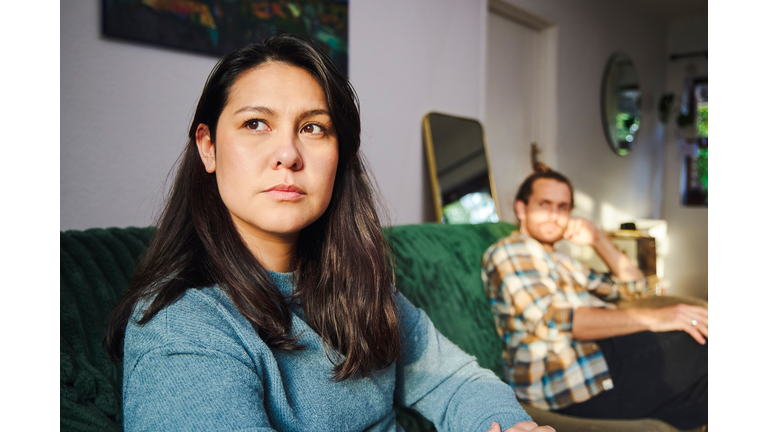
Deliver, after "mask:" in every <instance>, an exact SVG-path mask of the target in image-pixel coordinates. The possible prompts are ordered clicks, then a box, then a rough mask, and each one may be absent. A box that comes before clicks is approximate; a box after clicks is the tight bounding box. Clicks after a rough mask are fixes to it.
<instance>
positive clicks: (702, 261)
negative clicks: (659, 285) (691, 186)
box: [661, 15, 709, 299]
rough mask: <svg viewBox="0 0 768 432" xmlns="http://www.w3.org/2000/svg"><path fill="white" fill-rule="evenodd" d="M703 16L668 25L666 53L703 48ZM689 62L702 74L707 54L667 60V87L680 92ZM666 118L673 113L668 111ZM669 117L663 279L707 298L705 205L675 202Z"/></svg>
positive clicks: (679, 161)
mask: <svg viewBox="0 0 768 432" xmlns="http://www.w3.org/2000/svg"><path fill="white" fill-rule="evenodd" d="M707 18H708V17H707V15H699V16H693V17H688V18H683V19H679V20H676V21H673V22H671V23H670V24H669V29H668V34H669V38H668V40H667V54H673V53H688V52H696V51H706V50H707V45H708V38H707ZM691 66H693V68H694V69H695V70H696V72H695V73H696V74H697V75H707V58H706V57H703V58H702V57H696V58H690V59H681V60H677V61H674V62H668V67H667V80H666V84H667V89H668V91H672V92H674V93H675V94H676V95H677V96H680V95H681V94H682V91H683V82H684V79H685V76H686V69H687V68H690V67H691ZM670 117H673V116H672V115H670ZM674 121H675V119H674V118H670V119H669V127H668V128H667V132H666V136H665V147H666V164H665V170H666V173H665V182H664V204H663V206H662V213H661V216H662V218H663V219H666V220H667V222H668V224H669V232H668V239H669V255H668V256H667V262H666V274H665V278H666V279H667V280H668V281H669V284H670V287H669V291H668V292H669V293H670V294H688V295H694V296H697V297H701V298H705V299H706V298H708V297H709V287H708V278H709V272H708V265H707V263H708V254H709V250H708V242H709V238H708V229H707V228H708V209H707V208H706V207H684V206H683V205H681V204H680V177H681V169H682V166H683V158H682V148H681V146H680V144H678V141H677V135H676V132H675V130H674Z"/></svg>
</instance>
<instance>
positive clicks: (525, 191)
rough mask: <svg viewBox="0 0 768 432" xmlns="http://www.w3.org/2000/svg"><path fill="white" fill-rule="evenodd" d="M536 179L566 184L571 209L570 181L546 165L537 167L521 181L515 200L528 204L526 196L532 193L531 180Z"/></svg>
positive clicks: (571, 189) (571, 188) (528, 196)
mask: <svg viewBox="0 0 768 432" xmlns="http://www.w3.org/2000/svg"><path fill="white" fill-rule="evenodd" d="M538 179H551V180H556V181H559V182H560V183H564V184H565V185H566V186H568V190H569V191H571V210H573V204H574V203H573V186H571V181H570V180H568V178H567V177H565V176H564V175H562V174H560V173H559V172H557V171H554V170H552V169H550V168H547V167H541V168H538V169H537V170H536V172H534V173H533V174H531V175H529V176H528V177H527V178H526V179H525V181H523V184H521V185H520V188H519V189H518V190H517V195H515V201H522V202H524V203H526V204H528V198H530V197H531V194H533V182H535V181H536V180H538Z"/></svg>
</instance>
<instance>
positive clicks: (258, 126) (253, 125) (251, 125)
mask: <svg viewBox="0 0 768 432" xmlns="http://www.w3.org/2000/svg"><path fill="white" fill-rule="evenodd" d="M244 126H245V128H246V129H250V130H253V131H261V130H267V129H268V127H267V124H266V123H264V122H263V121H261V120H248V121H247V122H245V125H244Z"/></svg>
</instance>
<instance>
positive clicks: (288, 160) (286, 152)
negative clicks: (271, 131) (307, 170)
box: [270, 133, 304, 171]
mask: <svg viewBox="0 0 768 432" xmlns="http://www.w3.org/2000/svg"><path fill="white" fill-rule="evenodd" d="M276 139H277V140H278V142H277V146H276V148H275V150H274V151H273V152H272V160H271V161H270V166H272V169H278V168H280V167H283V168H288V169H290V170H293V171H298V170H300V169H301V168H302V167H303V165H304V162H303V161H302V159H301V153H300V152H299V147H298V140H299V138H298V137H297V136H296V135H295V134H288V133H286V134H281V136H277V137H276Z"/></svg>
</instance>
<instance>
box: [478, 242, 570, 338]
mask: <svg viewBox="0 0 768 432" xmlns="http://www.w3.org/2000/svg"><path fill="white" fill-rule="evenodd" d="M482 278H483V283H484V285H485V289H486V295H487V296H488V298H489V299H490V302H491V306H492V308H493V309H494V315H495V317H496V321H497V322H496V324H497V326H498V328H499V329H500V330H501V331H503V332H505V333H513V332H521V331H525V332H527V333H529V334H531V335H535V337H536V338H539V339H541V340H544V341H548V342H554V341H555V340H557V339H558V337H559V336H560V335H561V334H562V333H563V332H570V331H571V328H572V323H573V312H574V307H573V306H571V305H569V304H568V303H566V302H562V301H556V300H555V299H554V293H555V292H556V291H557V283H556V281H555V279H554V278H553V277H552V276H551V272H550V269H549V267H548V265H547V264H546V262H545V261H544V260H543V259H541V258H539V257H536V256H534V255H533V254H531V253H529V251H528V250H527V248H526V246H525V243H524V242H522V241H521V242H515V243H506V244H504V243H502V244H500V245H497V247H495V248H491V249H489V250H488V251H487V252H486V254H485V255H484V257H483V272H482Z"/></svg>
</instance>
